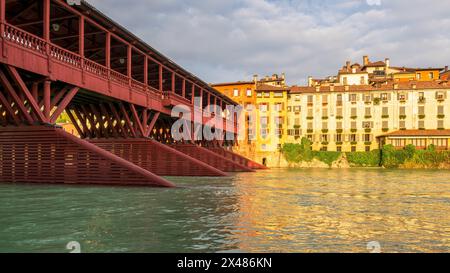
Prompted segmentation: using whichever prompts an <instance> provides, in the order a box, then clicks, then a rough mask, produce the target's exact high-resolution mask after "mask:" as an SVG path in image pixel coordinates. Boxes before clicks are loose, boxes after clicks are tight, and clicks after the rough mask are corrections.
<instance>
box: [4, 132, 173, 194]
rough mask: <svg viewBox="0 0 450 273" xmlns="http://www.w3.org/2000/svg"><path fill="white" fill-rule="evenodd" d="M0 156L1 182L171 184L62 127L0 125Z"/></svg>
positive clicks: (163, 185)
mask: <svg viewBox="0 0 450 273" xmlns="http://www.w3.org/2000/svg"><path fill="white" fill-rule="evenodd" d="M0 157H1V159H2V160H0V181H2V182H26V183H65V184H102V185H136V186H158V187H173V186H174V185H173V184H172V183H171V182H169V181H167V180H165V179H163V178H161V177H159V176H157V175H155V174H153V173H151V172H149V171H148V170H145V169H143V168H141V167H139V166H137V165H134V164H132V163H131V162H129V161H126V160H124V159H122V158H120V157H118V156H116V155H114V154H112V153H110V152H107V151H105V150H103V149H101V148H99V147H97V146H95V145H93V144H91V143H89V142H87V141H85V140H82V139H79V138H76V137H74V136H72V135H70V134H68V133H66V132H64V131H63V130H62V129H56V128H50V127H43V126H39V127H37V126H36V127H33V126H25V127H6V128H0Z"/></svg>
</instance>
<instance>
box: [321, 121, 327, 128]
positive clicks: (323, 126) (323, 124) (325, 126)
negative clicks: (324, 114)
mask: <svg viewBox="0 0 450 273" xmlns="http://www.w3.org/2000/svg"><path fill="white" fill-rule="evenodd" d="M322 130H328V122H322Z"/></svg>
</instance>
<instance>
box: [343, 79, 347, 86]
mask: <svg viewBox="0 0 450 273" xmlns="http://www.w3.org/2000/svg"><path fill="white" fill-rule="evenodd" d="M343 82H344V85H347V83H348V80H347V77H344V78H343Z"/></svg>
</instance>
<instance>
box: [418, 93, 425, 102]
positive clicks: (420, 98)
mask: <svg viewBox="0 0 450 273" xmlns="http://www.w3.org/2000/svg"><path fill="white" fill-rule="evenodd" d="M424 100H425V93H424V92H419V102H422V101H424Z"/></svg>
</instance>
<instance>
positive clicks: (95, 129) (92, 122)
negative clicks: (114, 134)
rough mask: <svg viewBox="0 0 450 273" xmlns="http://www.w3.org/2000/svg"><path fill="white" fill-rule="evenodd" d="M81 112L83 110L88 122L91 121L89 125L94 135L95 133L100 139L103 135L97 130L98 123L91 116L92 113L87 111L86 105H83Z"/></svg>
mask: <svg viewBox="0 0 450 273" xmlns="http://www.w3.org/2000/svg"><path fill="white" fill-rule="evenodd" d="M81 110H83V113H84V116H85V117H86V119H87V121H89V124H90V125H91V130H92V133H95V136H96V137H97V138H100V137H101V135H102V134H101V132H100V130H99V129H98V128H97V122H98V121H95V120H94V118H93V117H92V116H91V112H90V111H88V109H86V107H85V106H84V105H81Z"/></svg>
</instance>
